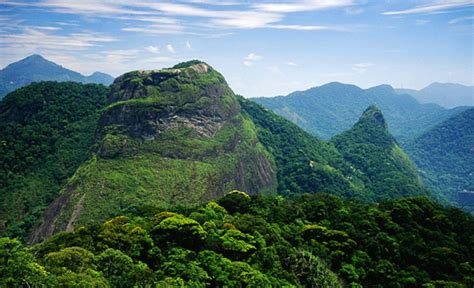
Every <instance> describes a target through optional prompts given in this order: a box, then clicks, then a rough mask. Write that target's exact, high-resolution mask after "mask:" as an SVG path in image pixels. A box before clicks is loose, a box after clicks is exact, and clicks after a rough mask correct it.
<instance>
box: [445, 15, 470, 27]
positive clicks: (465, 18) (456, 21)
mask: <svg viewBox="0 0 474 288" xmlns="http://www.w3.org/2000/svg"><path fill="white" fill-rule="evenodd" d="M473 20H474V16H467V17H459V18H455V19H452V20H450V21H449V22H448V23H449V24H450V25H454V24H457V23H460V22H469V21H471V22H472V21H473Z"/></svg>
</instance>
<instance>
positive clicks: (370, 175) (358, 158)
mask: <svg viewBox="0 0 474 288" xmlns="http://www.w3.org/2000/svg"><path fill="white" fill-rule="evenodd" d="M331 142H333V143H334V144H335V146H336V148H337V149H338V150H339V151H340V152H341V153H342V155H343V156H344V158H345V159H346V160H347V161H349V162H350V163H352V165H353V168H354V169H356V170H358V171H361V172H362V174H363V175H364V177H365V179H364V182H365V183H367V184H366V185H367V188H368V191H370V193H371V196H372V197H373V198H374V199H376V200H383V199H390V198H397V197H405V196H412V195H413V194H414V193H415V194H419V195H427V194H428V190H427V189H426V188H425V187H424V186H423V184H422V183H421V181H420V180H419V179H418V176H417V172H416V169H415V167H414V165H412V163H411V162H410V160H409V158H408V157H407V156H406V155H405V153H404V152H403V151H402V149H401V148H400V147H399V146H398V144H397V143H396V141H395V139H394V138H393V137H392V136H391V135H390V134H389V132H388V126H387V123H386V121H385V119H384V116H383V115H382V113H381V111H380V110H379V109H378V108H377V107H376V106H370V107H369V108H367V109H366V110H365V111H364V113H363V114H362V116H361V117H360V119H359V121H358V122H357V123H356V124H354V126H353V127H352V128H351V129H350V130H348V131H346V132H344V133H342V134H340V135H337V136H335V137H334V138H333V139H332V140H331Z"/></svg>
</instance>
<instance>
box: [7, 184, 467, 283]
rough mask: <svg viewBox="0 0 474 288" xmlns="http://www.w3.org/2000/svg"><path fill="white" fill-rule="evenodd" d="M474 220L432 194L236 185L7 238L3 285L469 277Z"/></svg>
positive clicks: (391, 280) (387, 280)
mask: <svg viewBox="0 0 474 288" xmlns="http://www.w3.org/2000/svg"><path fill="white" fill-rule="evenodd" d="M472 231H474V218H473V217H472V216H471V215H469V214H467V213H463V212H462V211H460V210H458V209H452V208H443V207H442V206H440V205H438V204H435V203H433V202H431V201H430V200H428V199H426V198H408V199H402V200H396V201H390V202H384V203H381V204H363V203H360V202H356V201H348V200H341V199H339V198H337V197H334V196H330V195H325V194H318V195H304V196H299V197H295V198H293V199H288V198H287V199H284V198H282V197H262V196H254V197H250V196H249V195H247V194H245V193H243V192H239V191H234V192H232V193H230V194H228V195H226V196H225V197H224V198H220V199H217V200H216V202H209V203H205V204H202V205H199V206H197V207H195V208H191V209H189V208H187V209H183V208H182V207H181V208H180V207H171V208H170V209H168V210H160V209H156V208H155V209H148V210H145V211H140V213H137V214H136V215H135V216H129V217H125V216H118V217H115V218H113V219H110V220H108V221H106V222H103V223H101V224H99V225H93V226H92V225H88V226H85V227H81V228H79V229H76V230H75V231H74V232H72V233H59V234H57V235H55V236H53V237H52V238H50V239H49V240H48V241H46V242H45V243H43V244H40V245H36V246H34V247H33V248H32V249H28V248H25V247H23V246H22V245H21V243H20V242H19V241H18V240H16V239H8V238H0V264H2V265H0V273H1V275H2V277H1V278H0V286H2V287H17V286H31V287H33V286H53V287H73V286H94V287H135V286H142V287H147V286H152V287H155V286H157V287H189V286H192V287H472V286H473V285H474V278H473V273H472V271H473V267H472V263H474V258H473V257H474V242H473V241H474V238H473V237H472ZM7 262H8V265H5V264H4V263H7Z"/></svg>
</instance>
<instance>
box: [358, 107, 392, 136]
mask: <svg viewBox="0 0 474 288" xmlns="http://www.w3.org/2000/svg"><path fill="white" fill-rule="evenodd" d="M357 123H358V124H359V123H367V124H375V125H377V126H379V127H383V129H385V130H387V129H388V126H387V122H386V121H385V118H384V116H383V114H382V111H380V109H379V108H378V107H377V106H376V105H371V106H369V107H368V108H367V109H365V111H364V113H362V116H361V117H360V118H359V121H358V122H357Z"/></svg>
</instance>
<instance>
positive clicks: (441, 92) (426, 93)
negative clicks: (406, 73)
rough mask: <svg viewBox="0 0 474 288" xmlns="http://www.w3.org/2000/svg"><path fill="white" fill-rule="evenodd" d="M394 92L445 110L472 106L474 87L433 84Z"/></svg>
mask: <svg viewBox="0 0 474 288" xmlns="http://www.w3.org/2000/svg"><path fill="white" fill-rule="evenodd" d="M396 91H397V93H400V94H409V95H411V96H413V97H415V98H416V100H418V102H420V103H435V104H438V105H440V106H443V107H445V108H454V107H458V106H474V86H465V85H461V84H455V83H438V82H435V83H432V84H430V85H428V86H427V87H425V88H423V89H421V90H413V89H396Z"/></svg>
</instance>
